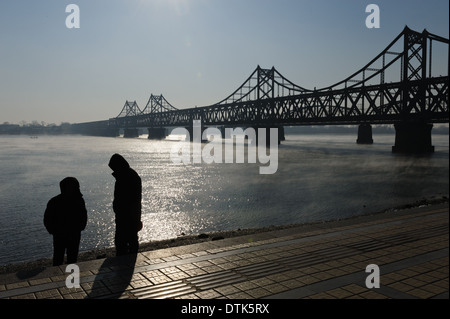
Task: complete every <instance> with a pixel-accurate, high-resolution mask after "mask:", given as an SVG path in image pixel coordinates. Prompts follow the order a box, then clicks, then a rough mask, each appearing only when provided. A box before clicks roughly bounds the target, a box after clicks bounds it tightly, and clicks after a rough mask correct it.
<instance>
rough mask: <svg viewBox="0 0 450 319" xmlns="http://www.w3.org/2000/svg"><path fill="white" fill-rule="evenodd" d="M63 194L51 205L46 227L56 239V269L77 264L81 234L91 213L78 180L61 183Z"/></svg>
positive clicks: (73, 179) (54, 253)
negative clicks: (65, 261)
mask: <svg viewBox="0 0 450 319" xmlns="http://www.w3.org/2000/svg"><path fill="white" fill-rule="evenodd" d="M59 187H60V188H61V194H59V195H58V196H55V197H53V198H52V199H50V201H49V202H48V204H47V209H46V210H45V214H44V225H45V228H46V229H47V231H48V232H49V233H50V234H51V235H53V266H59V265H62V264H63V263H64V254H65V252H66V251H67V263H68V264H73V263H76V262H77V258H78V249H79V246H80V239H81V231H82V230H84V229H85V228H86V223H87V211H86V205H85V203H84V199H83V194H81V192H80V184H79V183H78V180H77V179H76V178H74V177H66V178H64V179H63V180H62V181H61V182H60V183H59Z"/></svg>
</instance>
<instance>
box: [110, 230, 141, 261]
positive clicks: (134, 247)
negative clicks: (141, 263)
mask: <svg viewBox="0 0 450 319" xmlns="http://www.w3.org/2000/svg"><path fill="white" fill-rule="evenodd" d="M114 244H115V246H116V255H117V256H122V255H127V254H137V253H138V250H139V239H138V233H137V231H136V230H130V229H128V228H126V227H117V226H116V235H115V238H114Z"/></svg>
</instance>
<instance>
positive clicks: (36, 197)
mask: <svg viewBox="0 0 450 319" xmlns="http://www.w3.org/2000/svg"><path fill="white" fill-rule="evenodd" d="M394 138H395V137H394V135H393V134H382V135H376V134H374V141H375V143H374V144H373V145H357V144H356V142H355V141H356V133H355V134H309V135H308V134H306V135H287V136H286V141H284V142H282V144H281V145H280V147H279V154H278V170H277V172H276V173H275V174H273V175H260V174H259V167H260V166H261V164H260V163H247V161H246V163H229V164H220V163H219V164H216V163H213V164H206V163H201V164H182V163H179V164H178V163H177V164H176V163H173V162H172V160H171V158H170V150H171V148H172V147H173V146H174V143H178V142H174V141H167V140H164V141H152V140H148V139H147V138H146V136H144V135H143V136H141V137H140V138H135V139H124V138H121V137H117V138H106V137H87V136H39V137H38V138H30V137H29V136H0V161H1V166H0V176H1V177H2V178H1V183H0V265H4V264H10V263H16V262H21V261H29V260H34V259H38V258H50V257H51V256H52V237H51V236H50V235H49V234H48V233H47V232H46V230H45V228H44V225H43V215H44V211H45V208H46V205H47V202H48V200H49V199H50V198H51V197H53V196H56V195H57V194H59V181H60V180H62V179H63V178H64V177H66V176H74V177H76V178H77V179H78V180H79V181H80V184H81V192H82V193H83V195H84V199H85V202H86V207H87V209H88V225H87V227H86V230H85V231H83V233H82V239H81V244H80V250H81V251H86V250H90V249H93V248H102V247H110V246H113V238H114V213H113V211H112V199H113V190H114V178H113V176H112V175H111V170H110V169H109V167H108V165H107V164H108V161H109V158H110V157H111V155H112V154H114V153H120V154H122V155H123V156H124V157H125V158H126V159H127V160H128V161H129V163H130V164H131V166H132V167H133V168H134V169H135V170H136V171H137V172H138V173H139V174H140V176H141V178H142V184H143V211H142V221H143V223H144V228H143V230H142V231H141V232H140V233H139V237H140V241H141V242H148V241H154V240H162V239H168V238H175V237H177V236H180V235H182V234H185V235H190V234H199V233H203V232H212V231H217V230H233V229H239V228H240V229H243V228H257V227H263V226H270V225H285V224H293V223H306V222H316V221H325V220H332V219H339V218H346V217H351V216H355V215H361V214H367V213H371V212H376V211H380V210H383V209H387V208H390V207H395V206H399V205H403V204H407V203H411V202H415V201H417V200H419V199H422V198H424V197H426V198H429V197H433V196H435V197H442V196H448V194H449V163H448V160H449V140H448V135H438V134H435V135H433V145H434V146H435V148H436V151H435V153H434V154H432V155H429V156H405V155H399V154H392V152H391V146H392V145H394Z"/></svg>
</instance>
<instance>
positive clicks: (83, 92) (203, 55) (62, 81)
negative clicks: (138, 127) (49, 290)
mask: <svg viewBox="0 0 450 319" xmlns="http://www.w3.org/2000/svg"><path fill="white" fill-rule="evenodd" d="M71 3H73V4H77V5H78V6H79V8H80V28H79V29H68V28H67V27H66V17H67V16H68V15H69V13H66V12H65V10H66V6H67V5H68V4H71ZM370 3H374V4H377V5H378V6H379V8H380V11H381V12H380V28H379V29H368V28H366V25H365V20H366V17H367V16H368V13H366V12H365V9H366V6H367V5H368V4H370ZM448 12H449V1H447V0H430V1H425V0H389V1H386V0H371V1H359V0H327V1H325V0H276V1H275V0H108V1H106V0H69V1H65V0H40V1H35V0H28V1H26V0H1V1H0V75H1V78H0V124H1V123H3V122H6V121H8V122H11V123H19V122H20V121H22V120H24V121H27V122H31V121H33V120H37V121H39V122H40V121H45V122H47V123H56V124H60V123H61V122H71V123H75V122H85V121H95V120H104V119H108V118H110V117H115V116H117V115H118V114H119V112H120V111H121V109H122V107H123V105H124V103H125V101H126V100H132V101H134V100H136V102H137V103H138V105H139V106H140V108H141V109H143V108H144V107H145V105H146V103H147V100H148V98H149V96H150V94H151V93H153V94H158V95H159V94H163V95H164V96H165V97H166V99H167V100H168V101H169V102H170V103H171V104H172V105H174V106H175V107H177V108H188V107H194V106H205V105H211V104H214V103H216V102H218V101H220V100H222V99H223V98H225V97H227V96H228V95H229V94H231V93H232V92H233V91H234V90H235V89H236V88H238V86H239V85H241V84H242V83H243V82H244V80H245V79H246V78H247V77H248V76H249V75H250V74H251V72H253V70H254V69H255V68H256V66H257V65H260V66H261V67H263V68H271V67H272V66H275V67H276V68H277V70H278V71H279V72H280V73H282V74H283V75H284V76H285V77H287V78H288V79H289V80H291V81H292V82H294V83H296V84H298V85H300V86H303V87H306V88H314V87H317V88H320V87H324V86H328V85H331V84H334V83H335V82H338V81H340V80H342V79H344V78H345V77H347V76H348V75H350V74H351V73H353V72H354V71H357V70H358V69H359V68H361V67H362V66H364V65H365V64H366V63H367V62H369V61H370V60H371V59H372V58H373V57H375V56H376V55H377V54H378V53H379V52H381V51H382V50H383V49H384V48H385V47H386V46H387V45H388V44H389V43H390V42H391V41H392V40H393V39H394V37H395V36H397V35H398V34H399V33H400V32H401V31H402V30H403V28H404V27H405V25H408V26H409V27H410V28H412V29H414V30H417V31H422V30H423V29H424V28H426V29H427V30H428V31H429V32H432V33H434V34H438V35H441V36H444V37H446V38H448V36H449V35H448V29H449V14H448ZM445 62H447V61H445ZM435 65H436V66H435V67H439V64H438V63H437V64H435ZM445 66H446V64H445ZM444 69H445V68H444ZM442 73H443V74H446V70H443V72H442Z"/></svg>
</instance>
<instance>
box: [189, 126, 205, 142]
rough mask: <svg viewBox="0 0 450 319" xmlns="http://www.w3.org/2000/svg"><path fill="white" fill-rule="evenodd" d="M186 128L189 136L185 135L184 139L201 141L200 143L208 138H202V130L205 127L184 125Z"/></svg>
mask: <svg viewBox="0 0 450 319" xmlns="http://www.w3.org/2000/svg"><path fill="white" fill-rule="evenodd" d="M186 130H187V131H188V133H189V137H188V136H186V141H188V140H189V141H191V142H198V141H201V143H206V142H208V140H205V139H203V138H202V137H203V132H204V131H205V130H206V127H198V126H196V127H194V126H188V127H186Z"/></svg>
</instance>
